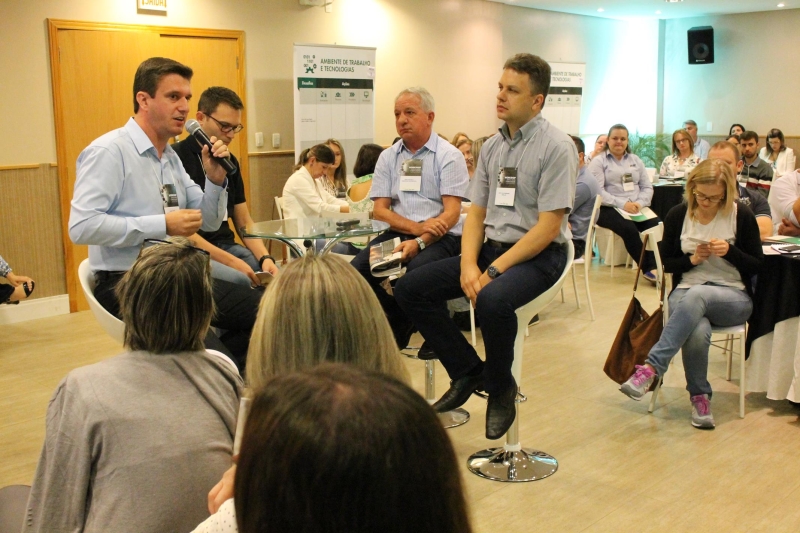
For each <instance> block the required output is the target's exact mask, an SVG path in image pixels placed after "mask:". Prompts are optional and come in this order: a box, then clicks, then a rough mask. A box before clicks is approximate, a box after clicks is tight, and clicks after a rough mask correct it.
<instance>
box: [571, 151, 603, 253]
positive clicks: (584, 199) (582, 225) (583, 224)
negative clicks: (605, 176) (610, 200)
mask: <svg viewBox="0 0 800 533" xmlns="http://www.w3.org/2000/svg"><path fill="white" fill-rule="evenodd" d="M598 194H600V186H599V185H598V184H597V180H596V179H594V176H592V175H591V174H589V172H588V171H587V170H586V166H583V167H581V169H580V170H579V171H578V181H577V182H576V183H575V205H574V207H573V209H572V213H570V214H569V223H570V225H572V238H573V239H575V240H579V241H585V240H586V234H587V233H589V221H590V219H591V218H592V210H593V209H594V202H595V199H596V198H597V195H598Z"/></svg>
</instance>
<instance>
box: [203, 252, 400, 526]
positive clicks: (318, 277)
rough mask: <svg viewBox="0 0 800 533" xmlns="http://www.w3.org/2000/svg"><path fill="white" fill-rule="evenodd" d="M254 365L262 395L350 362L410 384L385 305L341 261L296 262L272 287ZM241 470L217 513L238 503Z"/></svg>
mask: <svg viewBox="0 0 800 533" xmlns="http://www.w3.org/2000/svg"><path fill="white" fill-rule="evenodd" d="M250 346H251V349H250V352H249V357H250V358H251V359H250V361H248V364H247V374H246V377H247V383H248V386H249V387H250V388H251V389H254V390H257V389H260V388H263V387H264V386H266V384H267V382H268V381H269V380H270V379H272V378H273V377H275V376H279V375H283V374H288V373H291V372H299V371H303V370H307V369H309V368H312V367H314V366H316V365H318V364H320V363H323V362H332V363H346V364H348V365H352V366H357V367H359V368H363V369H366V370H374V371H376V372H381V373H383V374H386V375H388V376H391V377H393V378H395V379H398V380H400V381H403V382H405V383H408V382H409V377H408V371H407V370H406V367H405V361H404V358H403V357H402V356H401V355H400V352H399V351H398V349H397V345H396V344H395V342H394V337H393V335H392V330H391V328H390V327H389V324H388V323H387V322H386V318H385V317H384V314H383V311H382V310H381V307H380V304H379V303H378V300H377V298H376V297H375V295H374V294H373V292H372V291H371V290H370V288H369V285H367V283H366V282H365V281H364V279H363V278H362V277H361V276H360V275H359V274H358V272H356V271H355V270H353V269H352V268H351V267H350V265H348V264H347V263H346V262H345V261H344V260H343V259H342V258H340V257H337V256H335V255H307V256H304V257H302V258H300V259H297V260H296V261H292V262H291V263H289V265H288V266H287V267H286V268H284V269H283V271H282V272H281V275H280V276H278V277H277V279H276V280H275V281H273V282H272V283H271V284H270V285H269V287H268V288H267V291H266V293H265V294H264V298H263V299H262V300H261V306H260V307H259V310H258V318H257V319H256V326H255V328H254V329H253V338H252V340H251V342H250ZM235 470H236V467H235V466H234V467H231V469H230V470H229V471H228V472H227V473H226V474H225V477H224V478H223V480H222V481H220V482H219V483H218V484H217V486H216V487H214V489H213V490H212V491H211V493H210V494H209V509H210V510H211V512H216V510H217V509H218V508H219V506H220V505H221V504H222V503H223V502H224V501H225V500H227V499H228V498H231V497H232V496H233V494H232V490H233V487H232V485H231V483H230V481H231V479H232V476H233V472H235Z"/></svg>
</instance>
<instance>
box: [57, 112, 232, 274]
mask: <svg viewBox="0 0 800 533" xmlns="http://www.w3.org/2000/svg"><path fill="white" fill-rule="evenodd" d="M164 184H174V185H175V190H176V192H177V195H178V205H179V207H180V208H181V209H200V211H201V214H202V217H203V225H202V227H201V229H203V230H205V231H214V230H215V229H217V228H219V226H220V224H221V223H222V221H223V220H224V217H225V208H226V206H227V201H228V193H227V191H226V190H225V188H223V187H220V186H218V185H215V184H214V183H212V182H211V181H210V180H208V179H206V186H205V194H204V193H203V190H202V189H201V188H200V186H199V185H197V184H196V183H195V182H193V181H192V179H191V178H190V177H189V175H188V174H187V173H186V171H185V170H184V169H183V165H182V164H181V160H180V158H179V157H178V155H177V154H176V153H175V151H174V150H173V149H172V147H171V146H167V147H166V149H165V150H164V153H163V154H162V156H161V159H159V158H158V153H157V152H156V148H155V146H153V143H152V142H151V141H150V139H149V138H148V137H147V135H146V134H145V132H144V131H143V130H142V128H141V127H140V126H139V125H138V124H137V123H136V121H135V120H133V118H131V119H130V120H128V123H127V124H125V126H124V127H122V128H119V129H116V130H113V131H110V132H108V133H106V134H105V135H103V136H102V137H98V138H97V139H95V140H94V141H92V144H90V145H89V146H88V147H86V148H85V149H84V150H83V152H81V155H80V156H78V164H77V175H76V179H75V191H74V194H73V197H72V204H71V209H70V215H69V236H70V239H72V242H74V243H75V244H88V245H89V265H90V266H91V268H92V271H98V270H113V271H123V270H128V269H129V268H130V267H131V266H132V265H133V263H134V261H136V258H137V256H138V255H139V250H140V248H141V245H142V242H143V241H144V240H145V239H164V238H166V231H167V228H166V218H165V216H164V202H163V200H162V198H161V187H162V185H164Z"/></svg>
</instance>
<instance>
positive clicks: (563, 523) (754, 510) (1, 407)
mask: <svg viewBox="0 0 800 533" xmlns="http://www.w3.org/2000/svg"><path fill="white" fill-rule="evenodd" d="M590 277H591V283H592V291H593V295H594V305H595V311H596V313H597V320H596V321H595V322H592V321H591V320H590V318H589V311H588V308H587V307H586V305H585V294H584V292H583V287H582V285H579V291H580V295H581V299H582V302H583V303H584V305H583V308H582V309H577V308H576V306H575V299H574V293H573V290H572V286H571V283H570V282H569V281H568V282H567V286H566V291H565V292H566V297H567V301H566V303H561V301H560V299H558V298H557V299H556V301H555V302H553V303H552V304H551V305H550V307H548V308H547V310H546V311H545V312H544V313H542V315H541V317H542V321H541V323H540V324H539V325H537V326H534V327H532V328H531V335H530V337H529V338H528V339H527V341H526V350H525V360H524V364H523V375H524V379H523V383H522V386H523V392H524V393H525V394H526V395H527V396H528V402H527V403H524V404H522V407H521V419H520V420H521V428H520V432H521V433H520V434H521V438H522V443H523V445H524V446H526V447H531V448H535V449H539V450H543V451H546V452H547V453H550V454H551V455H553V456H555V457H556V458H557V459H558V461H559V469H558V472H557V473H556V474H555V475H554V476H552V477H550V478H548V479H544V480H541V481H536V482H533V483H522V484H505V483H497V482H492V481H488V480H484V479H481V478H478V477H476V476H474V475H472V474H470V473H469V472H468V471H467V470H466V467H464V468H463V477H464V480H465V484H466V487H467V492H468V500H469V502H470V506H471V512H472V516H473V522H474V525H475V531H476V532H481V533H500V532H502V533H513V532H526V533H527V532H539V531H541V532H573V531H574V532H581V531H585V532H600V531H609V532H611V531H613V532H628V531H630V532H634V531H635V532H642V531H648V532H649V531H659V532H660V531H664V532H681V531H687V532H689V531H691V532H693V533H694V532H697V531H725V532H733V531H758V532H781V531H786V532H795V533H796V532H797V531H800V422H799V421H798V415H799V414H800V411H799V410H798V409H796V408H795V407H793V406H792V405H791V404H789V403H788V402H776V401H771V400H767V399H766V397H765V394H764V393H750V394H748V396H747V416H746V418H745V419H743V420H742V419H740V418H739V417H738V390H739V389H738V376H737V374H736V371H734V379H733V381H732V382H730V383H729V382H726V381H725V380H724V374H725V362H724V360H723V358H722V355H721V353H720V352H718V351H715V350H714V351H712V355H711V362H710V368H709V380H710V381H711V385H712V387H713V388H714V398H713V401H712V408H713V412H714V416H715V418H716V421H717V428H716V430H714V431H699V430H697V429H694V428H693V427H692V426H691V424H690V404H689V397H688V393H687V392H686V391H685V389H684V387H685V380H684V378H683V371H682V366H681V362H680V358H679V357H678V358H676V361H675V365H674V366H673V367H672V369H671V370H670V372H669V373H668V374H667V379H666V383H665V386H664V388H663V389H662V392H661V396H660V398H659V405H658V407H657V409H656V411H655V412H654V413H653V414H648V413H647V404H648V402H647V401H642V402H634V401H632V400H629V399H628V398H627V397H625V396H623V395H622V394H621V393H620V392H618V390H617V386H616V385H615V384H614V383H613V382H611V381H610V380H609V379H608V378H607V377H606V376H605V375H604V374H603V371H602V368H603V362H604V360H605V357H606V355H607V353H608V348H609V346H610V344H611V341H612V339H613V338H614V335H615V333H616V330H617V327H618V324H619V320H620V319H621V316H622V314H623V312H624V311H625V309H626V307H627V304H628V301H629V300H630V293H631V286H632V279H633V274H632V271H630V270H625V269H623V268H617V269H615V271H614V277H613V278H611V277H610V274H609V269H608V268H606V267H601V266H598V265H594V266H593V270H592V272H591V274H590ZM581 280H582V272H581V273H580V274H579V282H581ZM639 292H640V297H641V300H642V303H643V304H644V306H645V308H646V309H649V310H652V309H653V308H654V306H655V300H656V294H655V290H654V289H652V288H650V287H649V286H645V287H644V288H643V289H640V291H639ZM479 344H480V343H479ZM119 351H120V347H119V346H118V345H116V344H115V342H114V341H112V340H111V339H110V338H109V337H108V336H107V335H105V334H104V333H103V331H102V330H101V329H100V327H99V326H98V325H97V323H96V322H95V320H94V318H93V317H92V315H91V314H90V313H89V312H88V311H87V312H83V313H77V314H72V315H69V316H61V317H56V318H48V319H42V320H35V321H30V322H24V323H20V324H13V325H10V326H3V327H2V330H1V332H0V458H2V459H0V487H1V486H5V485H9V484H14V483H25V484H28V483H30V481H31V479H32V476H33V474H34V471H35V468H36V461H37V458H38V454H39V449H40V446H41V444H42V439H43V437H44V416H45V411H46V409H47V403H48V400H49V398H50V395H51V393H52V391H53V390H54V389H55V387H56V385H57V384H58V382H59V381H60V380H61V379H62V377H63V376H64V375H65V374H66V373H67V372H68V371H69V370H70V369H72V368H75V367H78V366H81V365H85V364H89V363H93V362H95V361H100V360H102V359H105V358H107V357H110V356H112V355H115V354H116V353H118V352H119ZM479 351H482V350H480V349H479ZM407 363H408V368H409V370H410V372H411V375H412V376H413V378H414V386H415V388H416V389H417V390H419V391H420V392H422V391H423V390H424V386H423V374H424V372H423V367H424V365H423V363H422V362H420V361H414V360H408V361H407ZM735 368H736V367H735ZM446 387H447V376H446V374H445V373H444V371H443V370H442V369H441V367H438V368H437V392H438V393H439V394H441V393H442V392H443V391H444V390H445V389H446ZM645 400H649V396H647V397H646V399H645ZM465 407H466V408H467V409H468V410H469V411H470V412H471V413H472V420H471V421H470V422H469V423H468V424H466V425H464V426H462V427H459V428H455V429H451V430H448V431H449V434H450V435H451V437H452V439H453V443H454V445H455V447H456V451H457V453H458V456H459V461H460V462H461V464H462V465H463V464H464V463H465V461H466V459H467V457H468V456H469V455H470V454H472V453H473V452H475V451H477V450H479V449H483V448H486V447H488V446H490V445H492V443H491V442H490V441H487V440H486V439H485V438H484V436H483V433H484V411H485V402H483V400H480V399H478V398H473V399H471V400H470V401H469V402H467V404H466V406H465Z"/></svg>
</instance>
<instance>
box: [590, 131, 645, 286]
mask: <svg viewBox="0 0 800 533" xmlns="http://www.w3.org/2000/svg"><path fill="white" fill-rule="evenodd" d="M607 144H608V149H607V150H606V151H605V152H604V153H603V154H601V155H599V156H597V157H595V158H594V159H593V160H592V162H591V163H590V164H589V172H590V173H591V174H592V175H593V176H594V178H595V179H596V180H597V183H598V185H599V186H600V195H601V196H602V197H603V203H602V205H601V206H600V214H599V215H598V217H597V225H598V226H601V227H603V228H607V229H610V230H611V231H613V232H614V233H616V234H617V235H619V236H620V237H622V240H623V241H624V242H625V249H626V250H627V251H628V254H630V256H631V257H633V258H634V259H636V260H638V259H639V257H641V253H642V238H641V237H640V236H639V232H640V231H644V230H646V229H649V228H652V227H653V226H657V225H658V222H659V220H658V218H657V217H656V218H652V219H650V220H645V221H643V222H634V221H633V220H630V219H626V218H625V217H623V216H622V215H621V214H620V213H619V212H618V211H617V209H620V210H622V211H625V212H626V213H630V214H637V213H639V212H640V211H641V210H642V209H643V208H645V207H649V206H650V201H651V200H652V198H653V185H652V183H650V178H649V177H648V176H647V171H646V170H645V168H644V163H642V160H641V159H639V157H638V156H636V155H635V154H632V153H631V149H630V147H629V146H628V128H626V127H625V126H623V125H622V124H616V125H614V126H611V129H610V130H609V131H608V141H607ZM655 268H656V259H655V256H654V255H653V252H649V251H648V252H646V253H645V256H644V264H643V265H642V271H643V272H644V277H645V278H646V279H647V280H649V281H650V282H652V283H655V281H656V273H655Z"/></svg>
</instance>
